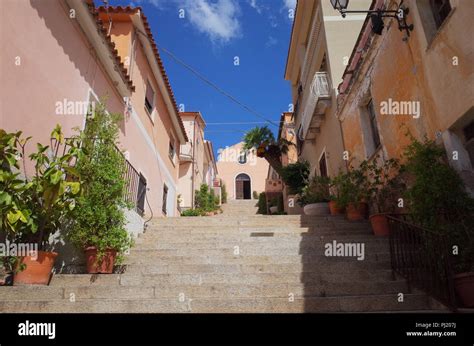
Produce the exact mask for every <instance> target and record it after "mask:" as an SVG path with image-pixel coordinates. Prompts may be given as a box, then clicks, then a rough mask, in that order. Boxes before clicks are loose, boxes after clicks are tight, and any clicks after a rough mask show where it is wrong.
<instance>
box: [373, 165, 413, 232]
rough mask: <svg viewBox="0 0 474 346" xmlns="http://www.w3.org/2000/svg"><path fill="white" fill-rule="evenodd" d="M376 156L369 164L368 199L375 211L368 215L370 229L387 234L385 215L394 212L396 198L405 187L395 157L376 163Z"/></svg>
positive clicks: (387, 227)
mask: <svg viewBox="0 0 474 346" xmlns="http://www.w3.org/2000/svg"><path fill="white" fill-rule="evenodd" d="M376 161H377V158H376V159H375V160H374V161H373V162H372V164H370V165H369V178H370V179H371V182H370V184H371V188H370V189H369V190H370V192H371V196H370V200H371V202H372V207H373V209H374V210H375V213H373V214H371V215H370V217H369V220H370V223H371V226H372V230H373V232H374V234H375V235H376V236H388V235H389V232H390V229H389V224H388V218H387V215H389V214H395V212H396V210H397V209H399V208H398V198H400V196H401V192H402V191H404V189H405V187H406V186H405V183H404V182H403V180H402V179H401V175H400V164H399V161H398V160H397V159H393V158H392V159H389V160H386V161H385V162H383V164H381V165H378V164H377V162H376Z"/></svg>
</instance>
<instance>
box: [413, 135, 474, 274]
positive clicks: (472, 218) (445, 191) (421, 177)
mask: <svg viewBox="0 0 474 346" xmlns="http://www.w3.org/2000/svg"><path fill="white" fill-rule="evenodd" d="M405 157H406V158H407V161H406V165H405V168H406V170H407V172H408V173H409V174H411V175H412V177H413V178H414V181H413V182H412V183H411V184H410V185H409V188H408V189H407V190H406V192H405V197H406V199H407V202H408V208H409V210H410V212H411V213H412V215H413V218H414V221H415V222H417V223H418V224H420V225H421V226H424V227H425V228H428V229H430V230H432V231H434V232H437V233H442V234H445V235H446V236H447V241H448V242H449V247H450V248H451V246H454V245H456V246H458V248H459V255H458V256H456V258H455V270H456V271H457V272H465V271H470V270H472V269H474V268H473V267H474V265H473V262H474V227H473V225H474V200H473V199H472V198H470V197H469V195H468V194H467V192H466V191H465V189H464V184H463V181H462V179H461V178H460V177H459V175H458V174H457V172H456V171H455V170H454V169H453V168H452V167H451V166H449V165H448V163H447V158H446V156H445V153H444V150H443V148H441V147H439V146H437V145H436V143H435V142H433V141H430V140H425V141H424V142H420V141H417V140H413V142H412V144H411V145H409V146H408V147H407V149H406V151H405Z"/></svg>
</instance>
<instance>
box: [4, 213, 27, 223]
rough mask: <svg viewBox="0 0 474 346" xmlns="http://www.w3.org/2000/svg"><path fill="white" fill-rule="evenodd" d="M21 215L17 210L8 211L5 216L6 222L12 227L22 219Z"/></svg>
mask: <svg viewBox="0 0 474 346" xmlns="http://www.w3.org/2000/svg"><path fill="white" fill-rule="evenodd" d="M22 215H23V214H22V213H21V211H19V210H15V211H9V212H8V214H7V219H8V222H9V223H10V224H12V225H14V224H15V223H16V222H17V221H18V220H19V219H20V218H21V217H22Z"/></svg>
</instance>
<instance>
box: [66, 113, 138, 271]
mask: <svg viewBox="0 0 474 346" xmlns="http://www.w3.org/2000/svg"><path fill="white" fill-rule="evenodd" d="M120 119H121V117H120V115H115V114H109V113H107V112H106V111H105V106H104V105H103V104H100V105H99V106H98V107H97V108H96V110H95V113H94V115H93V116H92V117H89V118H88V120H87V125H86V128H85V130H84V132H83V133H82V134H81V139H82V147H83V148H84V150H85V154H84V155H83V157H81V159H80V160H79V161H78V163H77V165H76V169H77V171H78V172H79V174H80V176H81V178H82V179H83V195H82V196H81V197H80V198H78V200H77V206H76V208H75V210H74V215H73V221H74V222H73V223H72V225H71V228H70V230H69V232H68V236H69V238H70V239H71V241H72V242H73V243H74V244H75V245H76V246H77V247H79V248H81V249H85V248H87V247H89V246H94V247H96V248H97V255H98V260H99V262H100V261H101V260H102V258H103V256H104V254H105V251H106V250H108V249H113V250H116V251H117V255H118V257H117V259H118V261H117V263H120V260H121V259H122V255H123V253H124V252H125V251H126V250H127V249H128V248H129V247H130V246H131V240H130V237H129V235H128V232H127V231H126V229H125V224H126V218H125V214H124V210H123V208H125V207H128V205H127V204H126V203H125V201H124V198H123V196H124V193H125V188H126V181H125V176H124V172H125V159H124V157H123V154H122V153H121V152H120V151H119V150H118V149H117V147H116V143H117V139H118V134H119V127H118V122H119V121H120Z"/></svg>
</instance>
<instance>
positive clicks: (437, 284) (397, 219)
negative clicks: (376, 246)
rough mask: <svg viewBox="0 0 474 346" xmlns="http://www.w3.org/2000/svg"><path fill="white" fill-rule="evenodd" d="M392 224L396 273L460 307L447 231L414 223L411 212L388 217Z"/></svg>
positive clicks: (392, 254) (409, 283)
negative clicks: (455, 289) (445, 232)
mask: <svg viewBox="0 0 474 346" xmlns="http://www.w3.org/2000/svg"><path fill="white" fill-rule="evenodd" d="M387 217H388V222H389V226H390V259H391V265H392V272H393V274H394V275H395V274H399V275H401V276H402V277H404V278H405V279H406V280H407V284H408V288H409V290H411V287H416V288H418V289H420V290H423V291H425V292H426V293H427V294H429V295H430V296H432V297H433V298H435V299H436V300H438V301H440V302H441V303H443V304H444V305H446V306H447V307H449V308H450V309H451V310H454V311H455V310H456V306H457V304H456V297H455V293H454V283H453V268H452V263H451V259H450V252H449V245H448V244H449V242H448V241H447V239H446V237H445V236H444V235H443V234H438V233H436V232H433V231H430V230H428V229H425V228H423V227H420V226H416V225H415V224H413V223H412V222H411V217H410V216H409V215H391V216H387Z"/></svg>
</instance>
